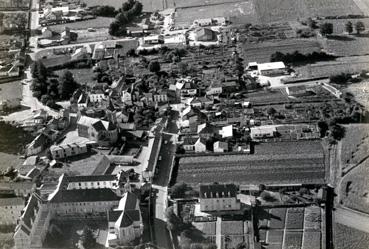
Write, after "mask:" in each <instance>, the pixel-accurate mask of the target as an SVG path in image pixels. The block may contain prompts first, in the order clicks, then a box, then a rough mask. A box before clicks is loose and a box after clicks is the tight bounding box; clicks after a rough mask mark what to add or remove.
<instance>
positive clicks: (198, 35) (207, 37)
mask: <svg viewBox="0 0 369 249" xmlns="http://www.w3.org/2000/svg"><path fill="white" fill-rule="evenodd" d="M216 40H217V33H216V32H215V31H213V30H211V29H208V28H200V29H197V30H196V31H195V41H216Z"/></svg>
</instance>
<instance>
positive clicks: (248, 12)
mask: <svg viewBox="0 0 369 249" xmlns="http://www.w3.org/2000/svg"><path fill="white" fill-rule="evenodd" d="M223 16H224V17H231V16H237V17H238V18H240V19H242V21H243V22H244V23H257V22H258V21H257V20H258V17H257V14H256V11H255V8H254V3H253V1H251V0H245V1H239V2H236V3H235V2H233V3H223V4H216V5H207V6H202V5H198V6H197V7H191V8H179V9H177V10H176V16H175V25H176V26H179V27H181V26H188V25H190V24H192V22H193V20H195V19H201V18H212V17H223Z"/></svg>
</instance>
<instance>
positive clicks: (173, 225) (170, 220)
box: [165, 206, 185, 232]
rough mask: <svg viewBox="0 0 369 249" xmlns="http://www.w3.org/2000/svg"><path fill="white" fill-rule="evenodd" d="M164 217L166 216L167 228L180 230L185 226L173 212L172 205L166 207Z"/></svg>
mask: <svg viewBox="0 0 369 249" xmlns="http://www.w3.org/2000/svg"><path fill="white" fill-rule="evenodd" d="M165 217H166V218H167V225H168V229H169V230H172V231H175V232H180V231H183V230H184V228H185V224H184V223H183V221H182V220H181V219H180V218H179V217H178V216H177V215H176V214H175V213H174V207H173V206H171V207H168V208H167V210H165Z"/></svg>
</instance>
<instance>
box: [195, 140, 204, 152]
mask: <svg viewBox="0 0 369 249" xmlns="http://www.w3.org/2000/svg"><path fill="white" fill-rule="evenodd" d="M194 147H195V152H206V139H204V138H201V137H199V138H198V139H197V141H196V143H195V146H194Z"/></svg>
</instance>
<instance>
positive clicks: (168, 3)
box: [83, 0, 174, 12]
mask: <svg viewBox="0 0 369 249" xmlns="http://www.w3.org/2000/svg"><path fill="white" fill-rule="evenodd" d="M125 1H126V0H121V1H117V0H104V1H103V2H102V1H101V0H83V2H85V3H86V4H87V7H92V6H96V5H110V6H113V7H115V9H119V8H121V7H122V4H123V3H124V2H125ZM140 2H141V3H142V5H143V11H147V12H153V11H156V10H163V9H165V8H173V7H174V4H173V0H165V1H163V0H140Z"/></svg>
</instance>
